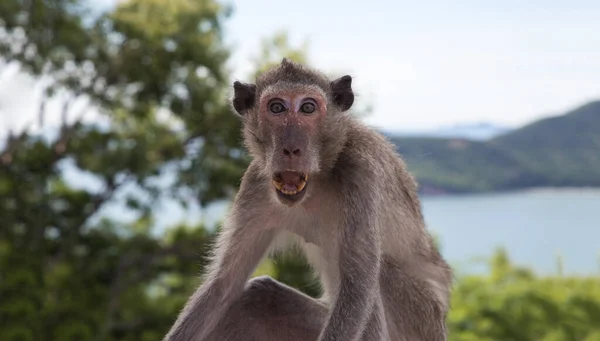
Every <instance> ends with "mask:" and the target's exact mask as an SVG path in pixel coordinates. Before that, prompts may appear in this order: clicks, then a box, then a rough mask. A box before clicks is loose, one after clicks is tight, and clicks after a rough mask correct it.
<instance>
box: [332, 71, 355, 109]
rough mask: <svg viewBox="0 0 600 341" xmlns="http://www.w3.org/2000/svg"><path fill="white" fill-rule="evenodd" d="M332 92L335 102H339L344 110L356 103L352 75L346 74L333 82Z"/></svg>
mask: <svg viewBox="0 0 600 341" xmlns="http://www.w3.org/2000/svg"><path fill="white" fill-rule="evenodd" d="M331 92H332V93H333V102H334V103H335V104H337V105H338V106H339V107H340V109H341V110H342V111H346V110H348V109H350V107H351V106H352V103H354V92H353V91H352V77H350V76H349V75H345V76H342V77H340V78H338V79H336V80H334V81H333V82H331Z"/></svg>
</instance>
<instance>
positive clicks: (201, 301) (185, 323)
mask: <svg viewBox="0 0 600 341" xmlns="http://www.w3.org/2000/svg"><path fill="white" fill-rule="evenodd" d="M244 182H245V181H244V180H243V181H242V184H241V186H240V192H239V194H238V197H237V198H236V200H235V201H234V203H233V207H232V209H231V215H230V217H228V219H227V220H226V222H225V223H224V226H223V229H222V232H221V233H220V234H219V237H218V240H217V243H216V245H215V251H214V252H213V253H214V258H213V260H212V262H211V264H210V267H209V270H208V272H207V274H206V280H205V281H204V283H203V284H202V285H201V286H200V287H199V288H198V289H197V290H196V291H195V292H194V294H193V295H192V296H191V297H190V299H189V300H188V302H187V303H186V306H185V307H184V309H183V310H182V312H181V313H180V315H179V316H178V318H177V320H176V321H175V323H174V325H173V326H172V327H171V330H170V331H169V332H168V334H167V335H166V336H165V338H164V339H163V340H164V341H191V340H194V341H202V340H204V338H206V336H207V335H208V334H209V333H210V332H211V331H212V329H213V328H214V327H215V326H216V324H217V322H218V321H219V320H221V319H222V318H223V315H224V313H225V312H226V310H227V309H228V307H229V306H230V305H231V303H232V302H234V301H235V300H236V299H237V298H238V297H239V296H240V295H241V294H242V292H243V289H244V285H245V283H246V281H247V280H248V278H249V277H250V275H252V272H253V271H254V269H255V268H256V266H257V264H258V262H259V261H260V259H261V258H262V257H263V256H264V254H265V253H266V250H267V249H268V247H269V245H270V244H271V242H272V240H273V238H274V235H275V230H274V229H273V228H271V226H269V223H268V221H267V220H265V217H264V216H265V215H266V214H265V213H264V209H263V210H261V209H260V207H257V206H259V205H261V204H262V203H261V202H260V199H259V198H260V197H261V195H257V192H258V191H257V190H256V188H251V184H250V185H246V184H245V183H244ZM249 182H252V181H251V180H250V181H249ZM254 183H256V181H255V182H254ZM257 198H258V200H257Z"/></svg>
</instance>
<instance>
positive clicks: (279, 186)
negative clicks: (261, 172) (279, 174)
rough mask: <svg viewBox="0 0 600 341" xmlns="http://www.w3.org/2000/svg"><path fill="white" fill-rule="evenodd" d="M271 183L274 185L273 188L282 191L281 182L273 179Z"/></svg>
mask: <svg viewBox="0 0 600 341" xmlns="http://www.w3.org/2000/svg"><path fill="white" fill-rule="evenodd" d="M273 185H275V188H277V189H278V190H280V191H282V192H283V183H281V182H279V181H275V180H273Z"/></svg>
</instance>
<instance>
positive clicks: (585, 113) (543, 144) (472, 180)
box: [390, 101, 600, 192]
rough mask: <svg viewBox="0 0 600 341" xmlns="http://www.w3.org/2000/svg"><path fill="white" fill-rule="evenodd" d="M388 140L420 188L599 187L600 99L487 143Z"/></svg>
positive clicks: (468, 189)
mask: <svg viewBox="0 0 600 341" xmlns="http://www.w3.org/2000/svg"><path fill="white" fill-rule="evenodd" d="M390 139H391V140H392V142H394V143H395V144H396V146H397V147H398V151H399V152H400V153H401V154H402V156H403V157H404V159H405V160H406V162H407V164H408V167H409V169H410V170H411V171H412V172H413V173H414V174H415V176H416V177H417V179H418V180H419V183H420V185H421V189H422V190H423V191H424V192H481V191H497V190H510V189H522V188H530V187H561V186H563V187H564V186H585V187H588V186H589V187H600V101H596V102H591V103H588V104H586V105H583V106H581V107H579V108H576V109H575V110H572V111H570V112H568V113H566V114H564V115H560V116H555V117H550V118H546V119H542V120H539V121H536V122H533V123H531V124H529V125H527V126H524V127H522V128H520V129H517V130H513V131H511V132H509V133H506V134H504V135H500V136H498V137H496V138H493V139H491V140H488V141H471V140H467V139H456V138H454V139H448V138H415V137H410V138H406V137H391V138H390Z"/></svg>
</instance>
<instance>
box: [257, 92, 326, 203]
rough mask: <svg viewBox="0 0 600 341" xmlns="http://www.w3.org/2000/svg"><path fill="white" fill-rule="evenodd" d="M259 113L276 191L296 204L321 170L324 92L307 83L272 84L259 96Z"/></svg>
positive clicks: (267, 165)
mask: <svg viewBox="0 0 600 341" xmlns="http://www.w3.org/2000/svg"><path fill="white" fill-rule="evenodd" d="M256 114H257V116H258V126H259V127H258V128H259V129H258V131H259V134H260V135H261V139H262V140H263V141H265V146H264V149H263V150H264V160H265V170H266V171H267V172H268V173H270V174H269V176H270V177H271V183H272V185H273V190H274V191H275V193H276V194H277V197H278V198H279V200H280V201H281V202H282V203H284V204H287V205H294V204H297V203H299V202H300V201H301V200H302V198H303V197H304V196H305V193H306V192H307V191H308V190H309V189H308V187H309V186H308V182H309V179H310V177H311V175H313V174H315V173H317V172H318V171H319V151H320V150H319V148H318V142H319V141H320V138H319V137H320V136H319V133H320V129H319V128H320V127H321V123H322V121H323V120H324V118H325V116H326V114H327V101H326V96H325V93H324V92H323V91H321V90H320V89H319V88H317V87H312V86H306V85H296V86H293V85H288V86H284V87H282V86H277V87H269V88H267V89H266V90H265V91H264V92H263V94H262V95H261V96H260V99H259V101H258V108H257V113H256Z"/></svg>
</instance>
